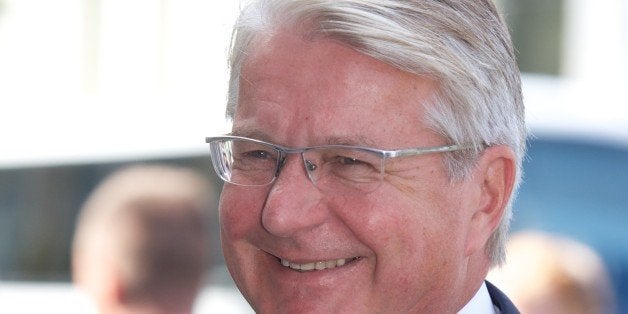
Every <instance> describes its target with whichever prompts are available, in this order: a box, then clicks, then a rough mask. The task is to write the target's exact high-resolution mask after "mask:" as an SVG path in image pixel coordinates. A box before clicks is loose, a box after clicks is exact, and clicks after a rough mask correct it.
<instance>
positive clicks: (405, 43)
mask: <svg viewBox="0 0 628 314" xmlns="http://www.w3.org/2000/svg"><path fill="white" fill-rule="evenodd" d="M234 36H235V37H234V40H233V46H232V51H231V81H230V90H229V93H230V95H229V96H230V97H229V104H228V109H227V116H228V117H229V118H230V119H231V120H232V122H233V130H232V133H231V134H229V135H226V136H220V137H210V138H208V139H207V142H208V143H210V147H211V155H212V160H213V164H214V168H215V170H216V171H217V173H218V174H219V175H220V177H221V178H222V179H223V180H224V181H225V182H226V184H225V185H224V188H223V192H222V196H221V203H220V218H221V232H222V242H223V250H224V255H225V258H226V261H227V265H228V268H229V271H230V272H231V275H232V276H233V278H234V280H235V282H236V284H237V286H238V288H239V289H240V290H241V291H242V293H243V295H244V296H245V297H246V299H247V300H248V302H249V303H250V304H251V306H252V307H253V309H254V310H255V311H256V312H260V313H347V312H354V313H457V312H458V313H516V312H517V310H516V309H515V308H514V306H512V304H511V303H510V301H509V300H508V298H507V297H505V296H504V295H503V294H502V293H501V292H499V290H497V288H495V287H494V286H492V285H491V284H490V283H488V282H486V281H485V279H484V278H485V276H486V274H487V272H488V270H489V268H490V267H491V266H496V265H499V264H500V263H501V262H502V260H503V255H504V252H503V250H504V249H503V246H504V241H505V238H506V233H507V231H508V226H509V221H510V217H511V209H510V202H511V196H512V195H513V194H514V190H515V189H516V186H517V183H518V182H519V180H520V167H521V159H522V156H523V155H524V150H525V137H526V134H525V123H524V108H523V104H522V99H521V90H520V78H519V71H518V69H517V66H516V63H515V60H514V54H513V49H512V46H511V41H510V38H509V35H508V32H507V29H506V27H505V26H504V23H503V22H502V20H501V19H500V17H499V15H498V13H497V11H496V9H495V7H494V5H493V4H492V3H491V2H490V1H489V0H482V1H480V0H467V1H463V0H458V1H435V0H413V1H399V0H394V1H393V0H390V1H387V0H360V1H358V0H351V1H350V0H346V1H338V0H334V1H332V0H328V1H326V0H309V1H288V0H270V1H261V2H255V3H253V4H251V5H250V6H248V7H247V8H245V9H244V10H243V12H242V14H241V16H240V18H239V20H238V22H237V24H236V29H235V33H234Z"/></svg>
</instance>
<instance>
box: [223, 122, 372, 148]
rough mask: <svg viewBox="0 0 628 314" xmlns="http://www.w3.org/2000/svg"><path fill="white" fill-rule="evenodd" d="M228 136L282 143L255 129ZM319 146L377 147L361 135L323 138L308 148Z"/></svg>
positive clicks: (236, 131) (234, 132)
mask: <svg viewBox="0 0 628 314" xmlns="http://www.w3.org/2000/svg"><path fill="white" fill-rule="evenodd" d="M228 135H233V136H242V137H248V138H252V139H256V140H261V141H265V142H269V143H273V144H278V145H282V146H283V143H276V142H275V141H273V139H272V138H273V137H272V136H271V135H270V134H268V133H266V132H263V131H260V130H258V129H255V128H249V127H247V126H240V127H238V128H237V129H234V130H233V131H232V132H230V133H229V134H228ZM320 145H347V146H363V147H377V145H376V144H375V143H374V142H373V141H372V140H370V139H368V138H367V137H365V136H363V135H349V136H327V137H324V138H323V141H322V142H320V143H311V144H309V145H308V146H309V147H312V146H320Z"/></svg>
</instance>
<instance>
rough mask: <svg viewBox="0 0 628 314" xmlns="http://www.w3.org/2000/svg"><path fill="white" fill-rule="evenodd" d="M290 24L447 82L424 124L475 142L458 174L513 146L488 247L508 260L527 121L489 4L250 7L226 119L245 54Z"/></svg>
mask: <svg viewBox="0 0 628 314" xmlns="http://www.w3.org/2000/svg"><path fill="white" fill-rule="evenodd" d="M306 24H307V25H306ZM290 26H292V27H294V26H301V28H303V27H306V28H307V31H306V32H304V37H308V38H328V39H333V40H336V41H339V42H342V43H343V44H345V45H347V46H349V47H352V48H353V49H355V50H356V51H359V52H361V53H363V54H365V55H368V56H371V57H373V58H375V59H378V60H380V61H382V62H385V63H387V64H389V65H391V66H394V67H396V68H398V69H401V70H403V71H406V72H409V73H413V74H416V75H419V76H428V77H431V78H433V79H435V80H436V81H437V82H439V90H438V91H437V92H436V93H435V95H434V98H433V100H432V104H433V106H426V108H427V117H426V123H428V125H429V126H430V127H431V128H432V129H433V130H434V131H435V132H437V133H438V134H441V135H442V136H444V137H446V138H448V139H449V140H450V141H451V142H452V143H455V144H463V143H465V144H468V143H472V144H474V145H475V147H477V149H475V150H473V151H470V152H466V153H465V152H461V153H454V154H450V156H448V157H447V158H446V159H445V162H446V165H447V167H448V169H449V173H450V175H451V177H452V179H454V180H461V179H464V178H466V177H467V176H468V174H469V173H470V170H471V169H472V168H473V167H474V165H475V161H476V160H477V158H476V157H477V156H478V155H479V154H481V151H482V149H483V147H485V146H491V145H507V146H509V147H511V148H512V149H513V150H514V152H515V154H516V169H517V172H516V173H517V175H516V183H515V188H514V192H513V197H511V198H510V202H509V204H508V205H507V207H506V210H505V213H504V215H503V217H502V221H501V223H500V225H499V227H498V228H497V230H496V231H495V232H494V233H493V235H492V236H491V238H490V239H489V243H488V245H487V252H488V254H489V256H490V258H491V261H492V264H493V265H499V264H501V263H502V262H503V260H504V258H505V252H504V247H505V242H506V236H507V233H508V229H509V226H510V220H511V217H512V200H513V199H514V195H515V194H516V191H517V188H518V186H519V182H520V181H521V173H522V171H521V165H522V160H523V156H524V155H525V150H526V144H525V140H526V126H525V121H524V120H525V119H524V106H523V100H522V95H521V79H520V73H519V69H518V67H517V64H516V61H515V55H514V51H513V47H512V42H511V39H510V35H509V33H508V30H507V27H506V26H505V23H504V22H503V20H502V19H501V17H500V15H499V13H498V11H497V9H496V8H495V6H494V4H493V3H492V2H491V0H440V1H439V0H261V1H258V2H255V3H254V4H252V5H249V6H247V7H246V8H245V9H244V10H243V12H242V13H241V15H240V18H239V20H238V21H237V23H236V25H235V28H234V34H233V39H232V46H231V55H230V60H229V61H230V68H231V76H230V83H229V97H228V105H227V118H228V119H233V115H234V112H235V107H236V105H237V102H238V88H239V86H238V85H239V79H240V77H239V76H240V68H241V64H242V59H243V58H244V55H245V54H246V53H247V48H248V46H249V45H250V43H251V41H252V40H253V39H254V38H255V36H256V35H257V34H260V33H270V32H273V31H277V30H279V29H280V28H283V27H290Z"/></svg>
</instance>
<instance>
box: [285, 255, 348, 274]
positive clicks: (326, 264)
mask: <svg viewBox="0 0 628 314" xmlns="http://www.w3.org/2000/svg"><path fill="white" fill-rule="evenodd" d="M359 259H360V257H351V258H339V259H332V260H326V261H317V262H309V263H304V264H299V263H294V262H291V261H289V260H285V259H283V258H281V259H280V260H281V265H282V266H285V267H288V268H291V269H294V270H298V271H301V272H305V271H317V270H325V269H331V268H336V267H342V266H345V265H347V264H350V263H353V262H355V261H357V260H359Z"/></svg>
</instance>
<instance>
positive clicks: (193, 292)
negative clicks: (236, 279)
mask: <svg viewBox="0 0 628 314" xmlns="http://www.w3.org/2000/svg"><path fill="white" fill-rule="evenodd" d="M211 191H212V190H211V189H210V186H209V183H208V181H207V180H206V179H205V178H204V177H202V176H201V175H199V174H197V173H195V172H194V171H193V170H190V169H186V168H179V167H173V166H167V165H137V166H131V167H128V168H123V169H121V170H119V171H117V172H115V173H113V174H112V175H110V176H109V177H108V178H106V179H105V180H104V181H103V182H102V183H100V185H99V186H98V187H97V188H96V189H95V190H94V191H93V192H92V194H91V195H90V196H89V198H88V199H87V201H86V203H85V204H84V206H83V208H82V210H81V212H80V214H79V217H78V221H77V225H76V232H75V236H74V243H73V248H72V272H73V279H74V282H75V283H76V284H77V285H78V286H79V287H80V288H82V289H83V290H84V291H85V292H86V293H87V295H89V296H91V297H92V299H93V301H95V306H96V307H97V309H98V312H100V313H190V312H191V311H192V310H193V306H194V303H195V299H196V297H197V294H198V292H199V290H200V289H201V287H202V285H203V283H204V280H205V275H206V270H207V268H208V258H209V239H208V237H209V230H208V212H207V211H208V210H209V209H210V206H211V204H212V203H211V201H212V200H213V197H212V195H211V194H212V193H211Z"/></svg>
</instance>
